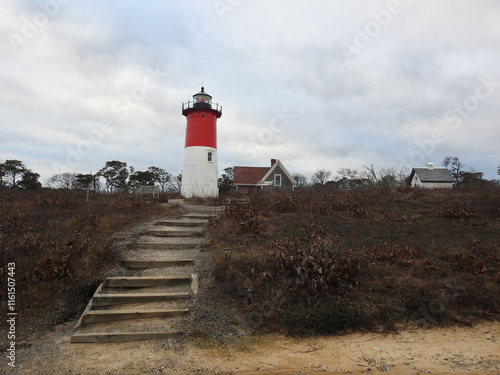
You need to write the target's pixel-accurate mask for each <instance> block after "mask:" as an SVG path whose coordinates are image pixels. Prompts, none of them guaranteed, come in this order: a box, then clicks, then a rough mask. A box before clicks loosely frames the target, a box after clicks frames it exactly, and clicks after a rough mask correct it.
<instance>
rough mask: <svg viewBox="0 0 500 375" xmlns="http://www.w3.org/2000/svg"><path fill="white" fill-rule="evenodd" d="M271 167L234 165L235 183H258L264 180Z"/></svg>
mask: <svg viewBox="0 0 500 375" xmlns="http://www.w3.org/2000/svg"><path fill="white" fill-rule="evenodd" d="M270 169H271V167H241V166H236V165H235V166H234V183H235V184H245V185H247V184H250V185H256V184H257V182H259V181H260V180H262V178H263V177H264V176H265V175H266V173H267V172H269V170H270Z"/></svg>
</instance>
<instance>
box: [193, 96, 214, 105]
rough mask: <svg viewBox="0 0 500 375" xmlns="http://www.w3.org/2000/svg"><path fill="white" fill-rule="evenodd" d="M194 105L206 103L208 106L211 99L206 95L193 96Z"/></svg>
mask: <svg viewBox="0 0 500 375" xmlns="http://www.w3.org/2000/svg"><path fill="white" fill-rule="evenodd" d="M194 102H195V103H207V104H210V102H211V98H210V96H208V95H195V96H194Z"/></svg>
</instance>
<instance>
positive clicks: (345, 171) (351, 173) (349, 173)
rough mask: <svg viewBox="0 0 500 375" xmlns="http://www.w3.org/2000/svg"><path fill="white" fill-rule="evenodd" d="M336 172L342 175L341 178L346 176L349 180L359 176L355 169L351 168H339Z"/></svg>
mask: <svg viewBox="0 0 500 375" xmlns="http://www.w3.org/2000/svg"><path fill="white" fill-rule="evenodd" d="M337 173H338V174H339V175H340V176H342V178H348V179H349V180H354V179H356V178H359V172H358V170H357V169H351V168H340V169H339V170H338V171H337Z"/></svg>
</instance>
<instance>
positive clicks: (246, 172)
mask: <svg viewBox="0 0 500 375" xmlns="http://www.w3.org/2000/svg"><path fill="white" fill-rule="evenodd" d="M278 167H280V168H281V170H282V171H283V172H284V173H285V175H286V176H287V177H288V179H289V180H290V181H292V183H293V184H294V185H295V179H294V178H293V177H292V175H291V174H290V173H289V172H288V171H287V170H286V168H285V166H284V165H283V163H281V161H280V160H279V159H278V160H276V159H272V160H271V166H270V167H242V166H234V170H233V173H234V177H233V178H234V183H235V184H236V185H257V184H258V182H259V181H265V180H266V179H267V178H268V177H269V176H270V175H271V174H272V173H273V171H274V170H275V169H276V168H278Z"/></svg>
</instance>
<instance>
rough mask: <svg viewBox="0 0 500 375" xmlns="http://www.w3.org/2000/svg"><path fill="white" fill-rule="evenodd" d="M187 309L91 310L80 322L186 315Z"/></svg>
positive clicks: (90, 322)
mask: <svg viewBox="0 0 500 375" xmlns="http://www.w3.org/2000/svg"><path fill="white" fill-rule="evenodd" d="M187 313H189V309H174V310H162V309H141V310H91V311H88V312H87V313H86V314H85V315H83V317H82V324H92V323H102V322H112V321H117V320H132V319H150V318H171V317H174V316H181V315H186V314H187Z"/></svg>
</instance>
